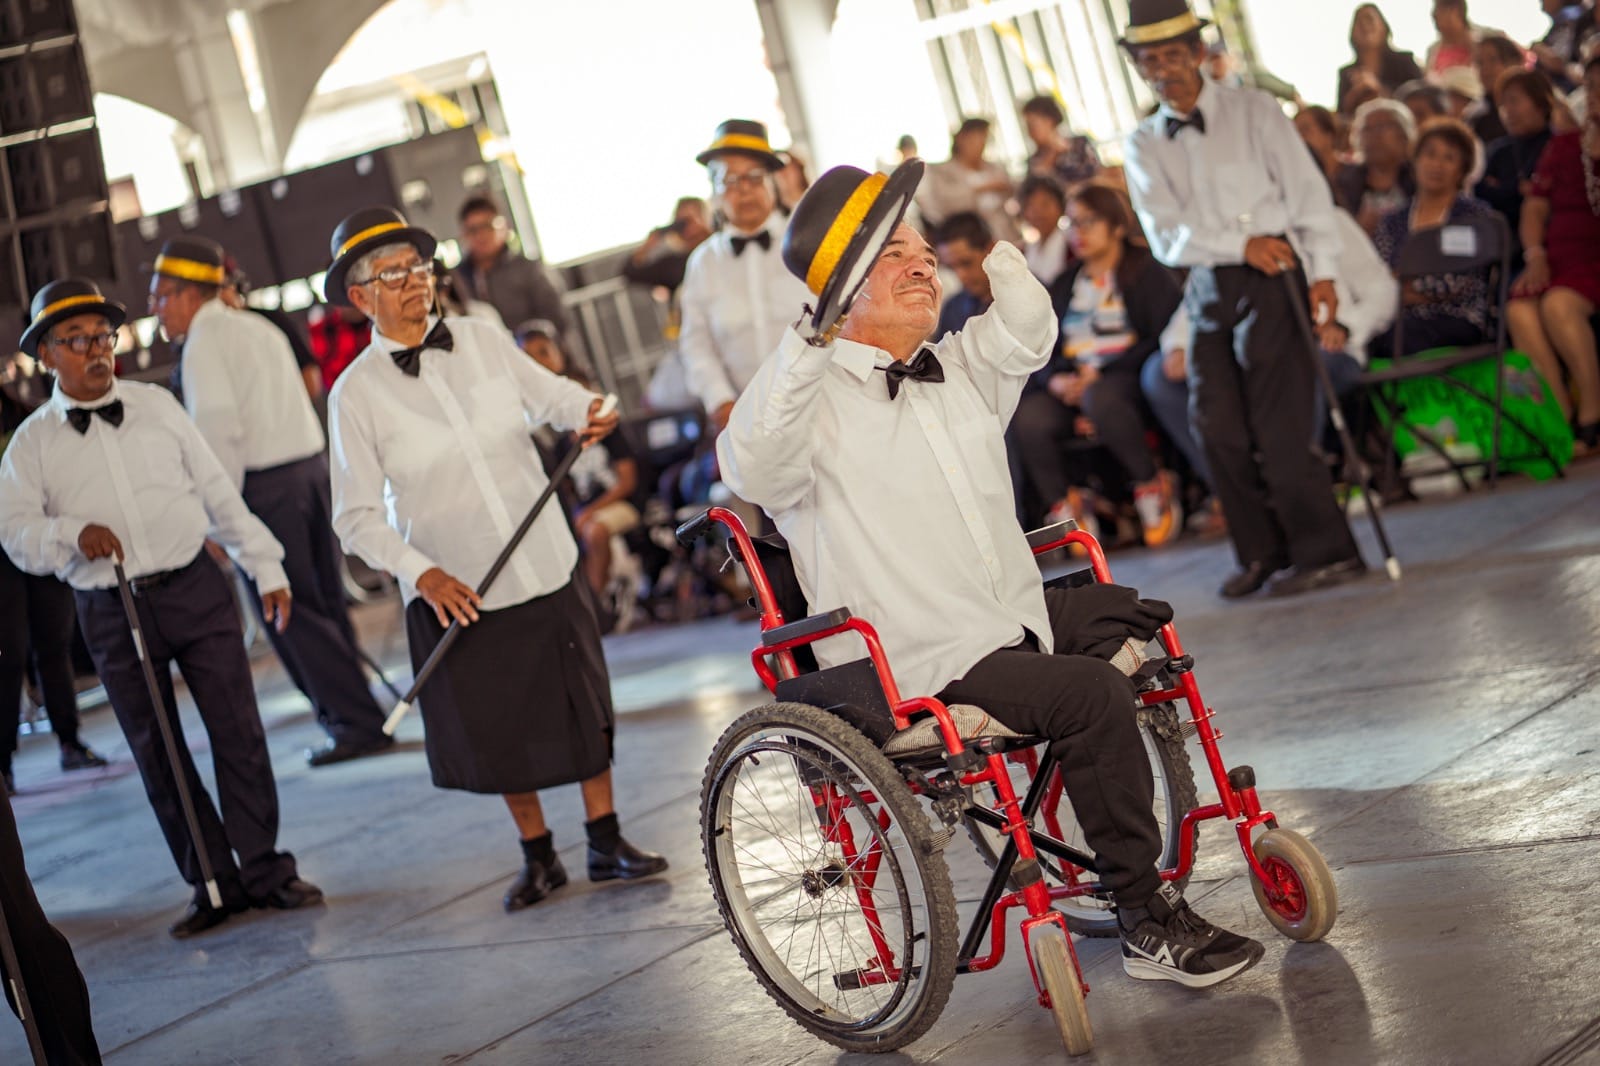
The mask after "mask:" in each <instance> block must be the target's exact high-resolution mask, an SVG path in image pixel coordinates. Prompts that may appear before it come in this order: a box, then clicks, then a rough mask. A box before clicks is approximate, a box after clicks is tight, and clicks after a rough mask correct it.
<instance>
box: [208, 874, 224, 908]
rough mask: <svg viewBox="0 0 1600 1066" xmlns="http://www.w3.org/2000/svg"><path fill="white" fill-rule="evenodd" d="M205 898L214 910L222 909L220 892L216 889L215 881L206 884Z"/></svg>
mask: <svg viewBox="0 0 1600 1066" xmlns="http://www.w3.org/2000/svg"><path fill="white" fill-rule="evenodd" d="M206 898H207V899H209V900H210V901H211V906H212V907H213V908H215V909H216V910H221V909H222V892H221V890H219V889H218V888H217V883H216V882H215V881H207V882H206Z"/></svg>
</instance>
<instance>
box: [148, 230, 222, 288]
mask: <svg viewBox="0 0 1600 1066" xmlns="http://www.w3.org/2000/svg"><path fill="white" fill-rule="evenodd" d="M227 258H228V257H227V254H226V253H225V252H223V250H222V245H220V244H218V243H217V242H216V241H213V240H207V239H206V238H205V237H174V238H172V239H171V240H169V241H168V242H167V243H165V244H163V245H162V246H161V251H160V252H159V253H158V254H157V255H156V264H155V267H154V268H153V270H154V272H155V274H156V276H157V277H164V278H175V279H177V280H178V281H192V282H194V283H196V284H198V285H221V284H222V283H223V282H224V281H226V280H228V272H227V269H226V268H225V267H224V265H223V264H224V263H225V262H227Z"/></svg>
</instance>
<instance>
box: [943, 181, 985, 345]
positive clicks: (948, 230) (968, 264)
mask: <svg viewBox="0 0 1600 1066" xmlns="http://www.w3.org/2000/svg"><path fill="white" fill-rule="evenodd" d="M933 243H934V247H935V248H936V249H937V251H938V253H939V262H940V263H941V264H942V265H943V266H944V268H945V269H946V270H949V271H951V272H952V273H953V274H955V276H956V280H957V281H959V282H960V283H961V291H960V292H958V293H955V294H954V295H952V296H951V297H950V298H949V299H947V300H945V302H944V307H942V308H941V309H940V310H939V324H938V325H937V326H936V327H934V330H933V338H932V339H933V340H934V341H935V342H937V341H940V340H943V339H944V338H945V337H946V336H948V335H949V334H951V333H958V332H960V330H961V327H963V326H965V325H966V324H967V319H969V318H972V317H974V316H975V315H981V314H983V312H985V311H987V310H988V309H989V305H990V304H991V303H993V302H994V294H993V293H992V292H991V291H990V289H989V275H988V274H987V273H985V272H984V269H983V260H984V257H985V256H987V255H988V254H989V253H990V252H991V251H992V250H993V249H994V245H995V240H994V234H993V233H992V232H990V230H989V226H988V224H987V223H985V222H984V221H983V219H982V218H980V217H979V216H978V215H976V214H975V213H973V212H971V211H962V212H960V213H958V214H954V215H951V216H950V218H949V219H947V220H946V221H945V224H944V225H942V226H940V227H939V228H938V229H937V230H935V231H934V234H933Z"/></svg>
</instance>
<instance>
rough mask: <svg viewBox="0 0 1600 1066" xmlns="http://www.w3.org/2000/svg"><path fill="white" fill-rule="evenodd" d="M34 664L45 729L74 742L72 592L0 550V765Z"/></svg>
mask: <svg viewBox="0 0 1600 1066" xmlns="http://www.w3.org/2000/svg"><path fill="white" fill-rule="evenodd" d="M30 666H31V667H32V668H33V671H34V675H35V676H36V677H37V678H38V679H39V688H40V690H41V691H42V692H43V694H44V709H45V711H46V712H47V713H48V714H49V715H50V729H51V731H53V732H54V733H55V735H56V740H57V742H59V743H60V744H62V745H75V744H77V743H78V697H77V692H76V690H75V688H74V686H73V683H72V590H71V589H69V588H67V586H65V585H63V584H62V583H61V582H59V581H57V580H56V579H55V578H53V577H40V576H38V575H36V574H26V573H23V572H22V571H21V570H18V569H17V567H16V564H14V563H13V562H12V561H11V558H10V557H9V556H8V555H6V553H5V552H3V551H0V767H3V768H9V767H10V766H11V756H13V755H15V754H16V751H17V722H18V719H19V718H20V717H21V715H22V682H23V679H24V678H25V677H26V676H27V672H28V668H29V667H30Z"/></svg>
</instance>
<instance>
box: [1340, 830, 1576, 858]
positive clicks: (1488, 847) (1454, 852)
mask: <svg viewBox="0 0 1600 1066" xmlns="http://www.w3.org/2000/svg"><path fill="white" fill-rule="evenodd" d="M1594 840H1600V833H1578V834H1573V835H1571V836H1560V837H1541V838H1539V839H1536V840H1516V841H1509V842H1505V843H1500V844H1475V845H1471V846H1468V847H1462V848H1441V849H1439V850H1438V851H1419V852H1416V853H1415V854H1411V855H1379V856H1375V857H1373V858H1368V859H1340V860H1339V865H1340V866H1375V865H1382V864H1386V863H1396V862H1423V861H1426V860H1428V859H1450V858H1458V857H1460V856H1463V855H1490V854H1493V853H1494V852H1497V851H1527V850H1530V849H1533V848H1546V847H1561V846H1562V845H1565V844H1586V843H1589V842H1590V841H1594Z"/></svg>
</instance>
